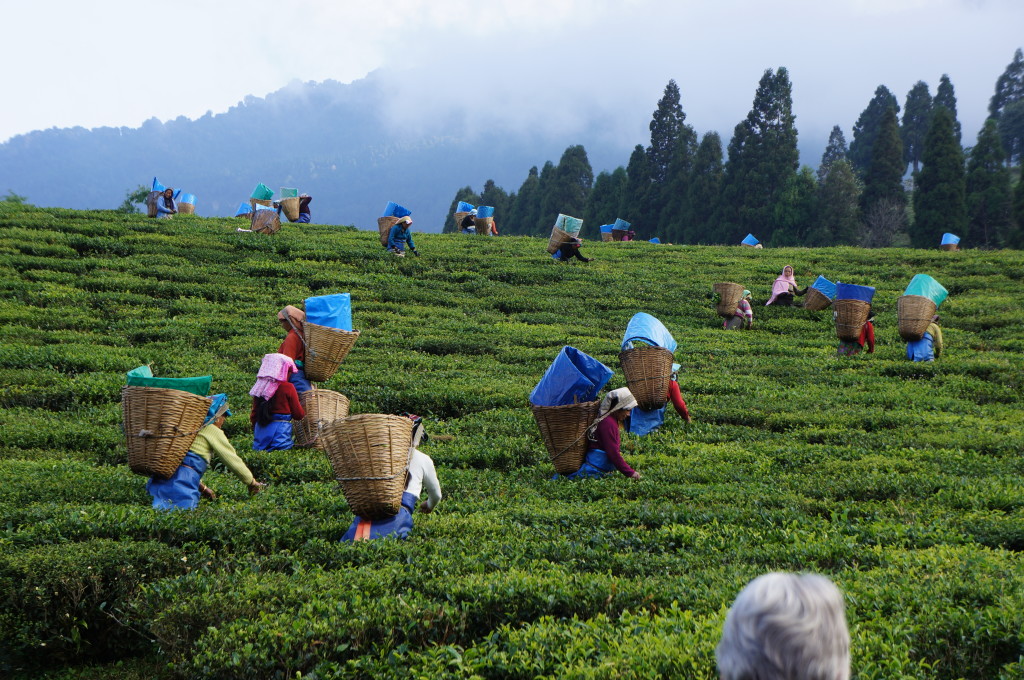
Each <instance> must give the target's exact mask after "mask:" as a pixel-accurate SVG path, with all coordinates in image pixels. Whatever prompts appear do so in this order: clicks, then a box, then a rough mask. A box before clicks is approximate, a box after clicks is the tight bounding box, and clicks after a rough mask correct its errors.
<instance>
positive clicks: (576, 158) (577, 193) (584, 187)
mask: <svg viewBox="0 0 1024 680" xmlns="http://www.w3.org/2000/svg"><path fill="white" fill-rule="evenodd" d="M541 182H542V184H543V182H544V176H543V174H542V175H541ZM593 184H594V171H593V169H592V168H591V167H590V160H588V158H587V151H586V149H584V148H583V146H582V145H580V144H576V145H574V146H570V147H568V148H567V149H566V150H565V151H564V152H563V153H562V158H561V159H560V160H559V161H558V165H557V166H555V168H554V169H553V171H552V173H551V179H550V181H549V182H548V183H547V185H546V186H545V187H544V200H543V202H542V203H541V205H542V212H543V214H542V215H541V219H542V220H545V221H550V223H551V224H554V221H555V218H556V217H557V216H558V214H559V213H562V214H565V215H572V216H573V217H580V216H581V215H583V211H584V210H585V209H586V207H587V198H588V197H589V196H590V188H591V187H592V186H593ZM581 219H582V218H581Z"/></svg>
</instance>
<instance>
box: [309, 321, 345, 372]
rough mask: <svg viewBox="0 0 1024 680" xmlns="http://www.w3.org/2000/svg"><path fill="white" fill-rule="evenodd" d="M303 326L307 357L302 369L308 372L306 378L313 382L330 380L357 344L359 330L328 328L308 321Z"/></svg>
mask: <svg viewBox="0 0 1024 680" xmlns="http://www.w3.org/2000/svg"><path fill="white" fill-rule="evenodd" d="M303 326H304V329H303V330H304V333H303V334H304V335H305V338H306V359H305V365H304V366H303V367H302V370H303V371H304V372H305V374H306V379H307V380H311V381H312V382H323V381H325V380H330V379H331V377H332V376H333V375H334V374H335V373H336V372H337V371H338V366H341V362H342V361H344V360H345V357H346V356H347V355H348V353H349V350H351V349H352V345H354V344H356V339H357V338H358V337H359V331H345V330H342V329H340V328H328V327H327V326H318V325H317V324H315V323H309V322H308V321H307V322H306V323H305V324H303Z"/></svg>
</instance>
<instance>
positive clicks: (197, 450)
mask: <svg viewBox="0 0 1024 680" xmlns="http://www.w3.org/2000/svg"><path fill="white" fill-rule="evenodd" d="M189 450H190V451H191V452H192V453H194V454H196V455H197V456H199V457H200V458H202V459H203V460H205V461H206V464H207V465H209V464H210V463H211V462H212V461H211V455H210V454H212V453H216V454H217V457H218V458H220V459H221V461H222V462H223V463H224V464H225V465H226V466H228V469H229V470H231V471H232V472H234V473H235V476H236V477H238V479H240V480H241V481H242V483H243V484H245V485H249V484H251V483H252V473H251V472H249V468H248V467H246V465H245V462H244V461H243V460H242V459H241V458H239V457H238V454H237V453H235V447H233V446H232V445H231V442H229V441H228V437H227V435H226V434H224V430H222V429H220V428H219V427H217V426H216V425H214V424H213V423H210V424H209V425H207V426H206V427H204V428H203V429H201V430H199V434H197V435H196V440H195V441H194V442H192V446H191V448H190V449H189Z"/></svg>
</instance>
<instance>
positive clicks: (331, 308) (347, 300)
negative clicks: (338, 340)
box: [306, 293, 352, 331]
mask: <svg viewBox="0 0 1024 680" xmlns="http://www.w3.org/2000/svg"><path fill="white" fill-rule="evenodd" d="M306 321H307V322H309V323H312V324H316V325H317V326H327V327H328V328H340V329H341V330H343V331H351V330H352V297H351V296H350V295H349V294H348V293H335V294H333V295H318V296H316V297H311V298H306Z"/></svg>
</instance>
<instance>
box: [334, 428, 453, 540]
mask: <svg viewBox="0 0 1024 680" xmlns="http://www.w3.org/2000/svg"><path fill="white" fill-rule="evenodd" d="M410 418H412V419H413V421H414V422H415V425H414V426H413V427H414V429H413V439H412V455H411V456H410V458H409V471H408V473H407V474H406V481H405V491H404V492H403V493H402V504H401V506H400V507H399V509H398V514H396V515H394V516H392V517H385V518H384V519H366V518H364V517H356V518H355V519H353V520H352V524H351V526H349V528H348V531H346V532H345V535H344V536H342V537H341V540H342V541H365V540H368V539H371V538H384V537H385V536H394V537H395V538H408V537H409V532H411V531H412V525H413V522H412V515H413V513H414V512H415V511H416V504H417V502H419V499H420V494H422V493H423V491H424V490H426V492H427V500H425V501H423V505H422V506H421V507H420V512H422V513H423V514H428V513H430V512H431V511H433V509H434V508H436V507H437V504H438V503H440V502H441V483H440V482H438V481H437V472H436V471H435V470H434V461H433V460H431V459H430V456H428V455H427V454H425V453H423V452H422V451H420V450H419V448H417V447H418V446H419V442H420V438H421V437H422V436H423V420H422V418H420V417H419V416H410Z"/></svg>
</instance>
